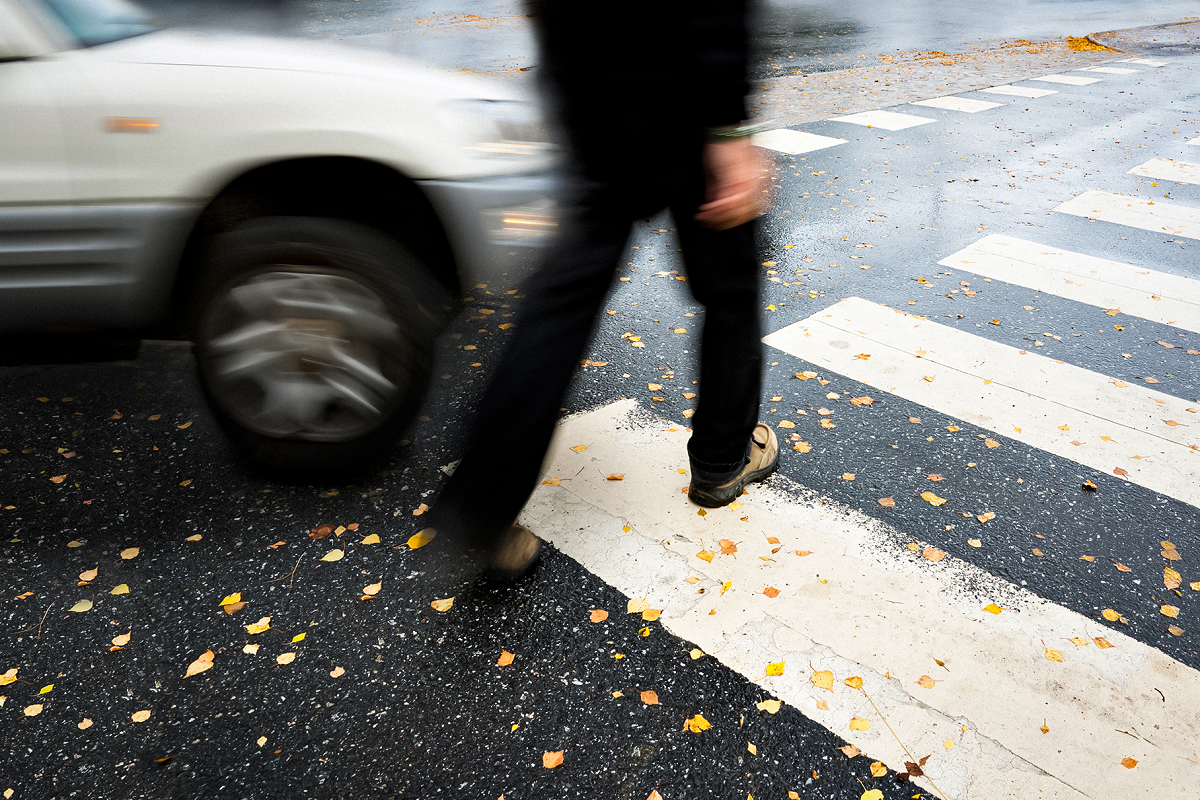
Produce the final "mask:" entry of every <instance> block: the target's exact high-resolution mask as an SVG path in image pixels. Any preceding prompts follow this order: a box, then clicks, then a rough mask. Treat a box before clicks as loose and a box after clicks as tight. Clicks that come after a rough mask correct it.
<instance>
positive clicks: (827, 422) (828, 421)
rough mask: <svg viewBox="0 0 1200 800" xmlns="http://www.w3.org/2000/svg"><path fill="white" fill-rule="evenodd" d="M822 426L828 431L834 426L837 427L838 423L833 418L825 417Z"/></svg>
mask: <svg viewBox="0 0 1200 800" xmlns="http://www.w3.org/2000/svg"><path fill="white" fill-rule="evenodd" d="M821 427H822V428H824V429H825V430H827V431H831V430H833V429H834V428H836V427H837V425H834V424H833V420H831V419H823V420H821Z"/></svg>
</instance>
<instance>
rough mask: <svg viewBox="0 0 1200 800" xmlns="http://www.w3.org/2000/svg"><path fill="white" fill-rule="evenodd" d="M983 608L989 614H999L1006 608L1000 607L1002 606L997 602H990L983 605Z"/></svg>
mask: <svg viewBox="0 0 1200 800" xmlns="http://www.w3.org/2000/svg"><path fill="white" fill-rule="evenodd" d="M983 610H984V611H986V612H988V613H989V614H999V613H1000V612H1001V611H1003V610H1004V609H1002V608H1000V606H998V605H996V604H995V603H988V604H987V605H986V606H984V607H983Z"/></svg>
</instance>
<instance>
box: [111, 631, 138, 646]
mask: <svg viewBox="0 0 1200 800" xmlns="http://www.w3.org/2000/svg"><path fill="white" fill-rule="evenodd" d="M131 638H133V631H132V630H130V631H129V633H122V634H121V635H120V636H114V637H113V638H112V643H113V644H114V645H115V646H117V647H124V646H125V645H127V644H129V640H130V639H131Z"/></svg>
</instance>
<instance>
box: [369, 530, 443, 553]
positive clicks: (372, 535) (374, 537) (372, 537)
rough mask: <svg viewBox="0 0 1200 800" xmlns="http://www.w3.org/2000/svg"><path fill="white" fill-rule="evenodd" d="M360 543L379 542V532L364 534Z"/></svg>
mask: <svg viewBox="0 0 1200 800" xmlns="http://www.w3.org/2000/svg"><path fill="white" fill-rule="evenodd" d="M409 538H410V539H411V538H413V537H412V536H410V537H409ZM359 544H379V534H378V533H368V534H367V535H366V536H364V537H363V538H362V541H361V542H359ZM426 544H428V540H426ZM409 547H410V548H411V549H414V550H415V549H416V548H413V547H412V546H411V545H409Z"/></svg>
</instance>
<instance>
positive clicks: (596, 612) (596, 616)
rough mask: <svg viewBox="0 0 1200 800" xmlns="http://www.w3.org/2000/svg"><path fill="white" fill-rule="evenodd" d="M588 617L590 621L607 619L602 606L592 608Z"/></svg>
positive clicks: (606, 613)
mask: <svg viewBox="0 0 1200 800" xmlns="http://www.w3.org/2000/svg"><path fill="white" fill-rule="evenodd" d="M588 619H590V620H591V621H592V622H604V620H606V619H608V612H607V611H605V610H604V609H602V608H594V609H592V613H591V614H590V615H589V616H588Z"/></svg>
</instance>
